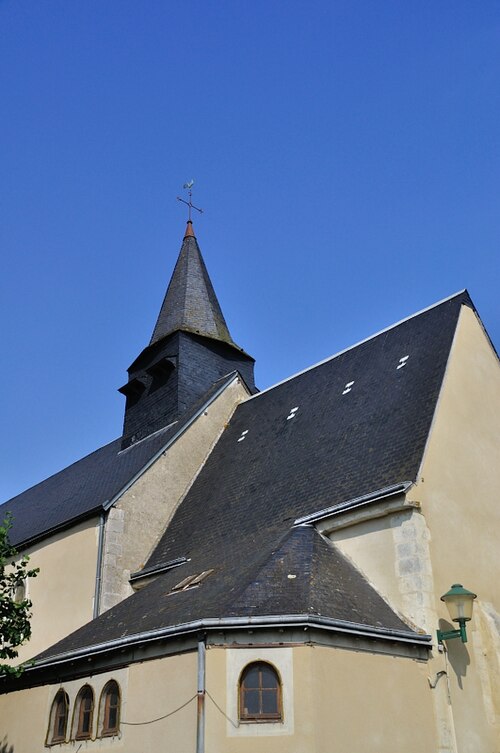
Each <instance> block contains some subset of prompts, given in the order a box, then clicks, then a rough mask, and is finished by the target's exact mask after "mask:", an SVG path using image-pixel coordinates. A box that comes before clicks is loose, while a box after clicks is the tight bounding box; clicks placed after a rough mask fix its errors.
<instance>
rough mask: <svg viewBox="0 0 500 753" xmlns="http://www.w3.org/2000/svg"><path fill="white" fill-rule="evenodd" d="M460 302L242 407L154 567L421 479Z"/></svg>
mask: <svg viewBox="0 0 500 753" xmlns="http://www.w3.org/2000/svg"><path fill="white" fill-rule="evenodd" d="M462 304H466V305H471V302H470V299H469V297H468V294H467V293H462V294H459V295H457V296H455V297H454V298H451V299H449V300H447V301H445V302H443V303H441V304H440V305H438V306H436V307H434V308H431V309H428V310H427V311H425V312H423V313H421V314H419V315H418V316H415V317H413V318H411V319H408V320H406V321H404V322H402V323H400V324H399V325H397V326H395V327H394V328H392V329H390V330H387V331H384V332H382V333H381V334H379V335H377V336H375V337H373V338H372V339H370V340H366V341H364V342H363V343H361V344H360V345H358V346H357V347H355V348H353V349H350V350H347V351H344V352H343V353H341V354H340V355H338V356H337V357H335V358H332V359H330V360H328V361H325V362H323V363H322V364H320V365H318V366H317V367H316V368H313V369H310V370H308V371H305V372H303V373H301V374H299V375H298V376H296V377H294V378H293V379H290V380H288V381H286V382H283V383H281V384H280V385H278V386H277V387H275V388H273V389H270V390H268V391H264V392H262V393H260V394H258V395H256V396H253V397H252V398H249V399H248V400H247V401H245V402H244V403H242V404H240V405H239V406H238V408H237V409H236V411H235V412H234V414H233V417H232V419H231V422H230V424H229V427H228V428H227V429H226V431H225V432H224V433H223V434H222V436H221V438H220V440H219V442H218V444H217V445H216V447H215V448H214V451H213V452H212V454H211V455H210V457H209V458H208V460H207V462H206V464H205V466H204V468H203V470H202V471H201V473H200V475H199V476H198V478H197V480H196V482H195V483H194V484H193V486H192V488H191V490H190V492H189V494H188V495H187V497H186V499H185V500H184V502H183V504H182V506H181V508H179V510H178V511H177V514H176V515H175V516H174V518H173V520H172V521H171V524H170V526H169V528H168V529H167V531H166V532H165V534H164V536H163V537H162V539H161V541H160V542H159V544H158V546H157V548H156V550H155V551H154V552H153V554H152V556H151V558H150V560H149V562H148V563H147V565H148V567H151V566H153V565H157V564H161V563H162V562H165V561H168V560H171V559H174V558H175V557H179V556H193V555H194V554H195V553H196V552H198V551H201V550H203V551H205V552H206V551H207V550H212V551H213V556H214V558H216V557H218V554H217V553H218V552H219V551H220V550H221V549H224V550H225V551H228V549H230V548H231V547H232V546H233V542H234V545H235V552H234V553H233V554H234V556H235V557H237V552H239V551H240V547H241V542H242V541H243V542H252V541H253V542H254V543H253V545H255V543H256V541H257V538H256V536H257V532H258V536H259V537H260V536H262V535H264V536H266V535H267V531H269V532H270V533H272V535H273V536H275V535H276V534H277V535H279V532H282V531H283V530H284V529H285V528H286V527H287V526H288V525H291V524H292V522H293V521H294V520H296V519H297V518H299V517H301V516H304V515H308V514H311V513H313V512H315V511H317V510H322V509H324V508H327V507H329V506H331V505H336V504H339V503H341V502H344V501H346V500H349V499H353V498H355V497H358V496H361V495H364V494H368V493H370V492H372V491H373V490H374V489H382V488H384V487H388V486H391V485H393V484H399V483H402V482H406V481H413V480H415V479H416V475H417V472H418V469H419V466H420V462H421V459H422V456H423V452H424V448H425V444H426V441H427V437H428V434H429V431H430V427H431V422H432V418H433V415H434V410H435V407H436V403H437V399H438V396H439V392H440V389H441V384H442V381H443V377H444V373H445V368H446V364H447V360H448V356H449V352H450V348H451V344H452V341H453V336H454V333H455V328H456V325H457V321H458V316H459V313H460V308H461V306H462ZM405 356H408V360H407V361H406V365H405V366H403V367H402V368H399V369H398V366H399V365H400V359H402V358H404V357H405ZM350 382H353V384H352V385H351V386H350V388H347V387H346V385H348V384H349V383H350ZM347 389H348V390H349V391H346V390H347ZM292 408H297V410H296V411H295V412H294V417H293V418H288V417H289V416H290V415H291V410H292ZM243 432H246V434H245V435H244V440H243V441H238V440H239V439H240V437H241V436H242V433H243ZM207 521H210V525H207ZM229 530H231V531H232V532H233V535H230V534H229ZM251 545H252V544H249V543H244V547H245V549H248V546H251ZM215 561H216V559H215Z"/></svg>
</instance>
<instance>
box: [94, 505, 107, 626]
mask: <svg viewBox="0 0 500 753" xmlns="http://www.w3.org/2000/svg"><path fill="white" fill-rule="evenodd" d="M105 522H106V513H104V512H101V515H100V517H99V533H98V540H97V565H96V572H95V589H94V614H93V619H94V620H95V618H96V617H98V616H99V607H100V604H101V576H102V550H103V545H104V531H105Z"/></svg>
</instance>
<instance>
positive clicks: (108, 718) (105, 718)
mask: <svg viewBox="0 0 500 753" xmlns="http://www.w3.org/2000/svg"><path fill="white" fill-rule="evenodd" d="M99 717H100V719H101V724H100V726H101V732H100V734H101V737H111V736H112V735H117V734H118V732H119V731H120V688H119V687H118V683H117V682H115V680H110V681H109V682H108V683H106V685H105V686H104V689H103V691H102V694H101V703H100V710H99Z"/></svg>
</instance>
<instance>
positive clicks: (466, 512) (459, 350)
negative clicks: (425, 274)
mask: <svg viewBox="0 0 500 753" xmlns="http://www.w3.org/2000/svg"><path fill="white" fill-rule="evenodd" d="M411 496H412V497H414V498H415V499H418V500H419V501H420V502H421V504H422V512H423V514H424V515H425V518H426V521H427V525H428V528H429V530H430V532H431V537H430V542H429V547H430V553H431V558H432V566H433V571H434V584H435V594H434V608H435V613H436V627H437V621H438V619H439V618H441V619H444V620H448V619H449V617H448V613H447V610H446V607H445V605H444V604H443V603H442V602H441V601H440V599H439V597H440V595H441V594H443V593H444V592H445V591H447V590H448V589H449V587H450V586H451V585H452V584H453V583H462V584H463V585H464V586H465V587H466V588H469V589H470V590H472V591H475V592H476V593H477V594H478V599H477V602H476V604H475V607H474V611H475V615H474V616H473V621H472V623H470V625H469V628H468V634H469V642H468V643H467V644H462V643H461V642H460V641H458V640H454V641H449V642H448V649H449V655H448V658H449V665H448V667H446V665H445V659H444V657H442V656H441V657H438V659H437V660H436V662H437V664H441V665H442V667H441V669H443V670H444V671H446V670H448V676H449V681H450V692H451V699H452V706H453V720H454V726H455V732H456V738H457V750H458V753H477V751H495V752H496V751H498V750H500V729H499V726H500V682H499V677H500V665H499V656H500V639H499V629H500V585H499V584H500V547H499V533H500V366H499V363H498V359H497V357H496V355H495V353H494V351H493V349H492V347H491V345H490V343H489V341H488V339H487V338H486V336H485V334H484V332H483V330H482V327H481V325H480V322H479V321H478V319H477V317H476V315H475V314H474V312H473V311H471V310H470V309H469V308H467V307H462V312H461V315H460V319H459V323H458V327H457V332H456V335H455V340H454V344H453V347H452V351H451V355H450V359H449V363H448V368H447V372H446V375H445V380H444V384H443V389H442V391H441V396H440V399H439V403H438V407H437V411H436V415H435V419H434V424H433V427H432V431H431V435H430V440H429V443H428V447H427V450H426V453H425V457H424V462H423V464H422V468H421V472H420V475H419V480H418V484H417V485H416V486H415V487H414V489H412V491H411ZM450 627H451V626H448V627H447V628H446V626H445V629H450Z"/></svg>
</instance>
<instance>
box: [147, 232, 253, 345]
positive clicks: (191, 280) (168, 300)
mask: <svg viewBox="0 0 500 753" xmlns="http://www.w3.org/2000/svg"><path fill="white" fill-rule="evenodd" d="M176 331H182V332H191V333H193V334H195V335H202V336H203V337H210V338H212V339H214V340H220V341H222V342H225V343H227V344H228V345H232V346H233V347H235V348H238V346H237V345H236V343H235V342H234V341H233V339H232V337H231V335H230V334H229V330H228V327H227V324H226V321H225V319H224V316H223V314H222V311H221V307H220V305H219V301H218V300H217V296H216V295H215V291H214V288H213V285H212V282H211V280H210V277H209V274H208V272H207V268H206V266H205V262H204V261H203V257H202V255H201V251H200V248H199V246H198V241H197V240H196V236H195V234H194V230H193V223H192V221H191V220H188V223H187V227H186V232H185V235H184V240H183V242H182V246H181V250H180V253H179V257H178V259H177V263H176V265H175V269H174V272H173V274H172V278H171V280H170V284H169V286H168V288H167V292H166V295H165V298H164V300H163V304H162V306H161V309H160V313H159V316H158V319H157V322H156V325H155V328H154V330H153V335H152V337H151V342H150V345H153V344H154V343H156V342H158V341H159V340H161V339H163V338H164V337H166V336H167V335H170V334H171V333H172V332H176ZM238 350H240V349H239V348H238Z"/></svg>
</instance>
